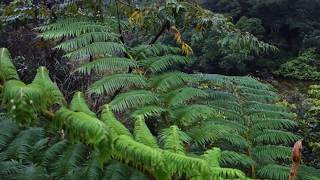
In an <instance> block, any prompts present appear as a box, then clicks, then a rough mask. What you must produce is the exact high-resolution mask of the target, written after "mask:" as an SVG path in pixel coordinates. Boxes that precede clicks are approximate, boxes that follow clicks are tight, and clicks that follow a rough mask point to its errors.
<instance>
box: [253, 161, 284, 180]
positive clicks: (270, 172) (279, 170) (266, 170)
mask: <svg viewBox="0 0 320 180" xmlns="http://www.w3.org/2000/svg"><path fill="white" fill-rule="evenodd" d="M257 173H258V175H259V176H260V177H263V178H266V179H276V180H287V179H288V178H289V174H290V168H289V167H286V166H281V165H276V164H269V165H266V166H263V167H261V168H259V170H258V172H257Z"/></svg>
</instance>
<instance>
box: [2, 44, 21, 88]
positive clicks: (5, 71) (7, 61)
mask: <svg viewBox="0 0 320 180" xmlns="http://www.w3.org/2000/svg"><path fill="white" fill-rule="evenodd" d="M9 79H19V77H18V74H17V70H16V68H15V66H14V65H13V64H12V61H11V58H10V53H9V51H8V50H7V49H6V48H0V82H1V80H3V81H4V80H9Z"/></svg>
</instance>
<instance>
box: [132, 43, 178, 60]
mask: <svg viewBox="0 0 320 180" xmlns="http://www.w3.org/2000/svg"><path fill="white" fill-rule="evenodd" d="M131 51H132V53H133V54H135V56H136V57H138V58H139V59H145V58H148V57H153V56H161V55H165V54H177V53H179V52H181V50H180V48H177V47H172V46H168V45H165V44H161V43H157V44H151V45H140V46H137V47H134V48H132V49H131Z"/></svg>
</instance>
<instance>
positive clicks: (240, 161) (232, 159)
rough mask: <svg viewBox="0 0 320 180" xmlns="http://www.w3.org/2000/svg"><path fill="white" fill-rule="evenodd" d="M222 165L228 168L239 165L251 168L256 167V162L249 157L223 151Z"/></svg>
mask: <svg viewBox="0 0 320 180" xmlns="http://www.w3.org/2000/svg"><path fill="white" fill-rule="evenodd" d="M220 163H221V165H223V166H227V167H230V166H239V165H241V166H243V167H250V166H253V165H256V162H255V161H254V160H253V159H252V158H251V157H249V156H248V155H246V154H240V153H237V152H234V151H222V153H221V161H220Z"/></svg>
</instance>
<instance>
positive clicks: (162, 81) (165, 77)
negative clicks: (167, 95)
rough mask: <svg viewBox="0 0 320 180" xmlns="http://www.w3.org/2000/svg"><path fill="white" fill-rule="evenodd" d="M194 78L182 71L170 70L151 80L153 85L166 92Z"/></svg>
mask: <svg viewBox="0 0 320 180" xmlns="http://www.w3.org/2000/svg"><path fill="white" fill-rule="evenodd" d="M193 79H194V78H192V76H190V75H189V74H185V73H182V72H168V73H163V74H160V75H157V76H154V77H152V78H151V79H150V82H151V87H153V88H155V89H156V90H159V91H164V92H166V91H168V90H169V89H172V88H174V87H178V86H182V85H184V84H186V83H187V82H189V81H192V80H193Z"/></svg>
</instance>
